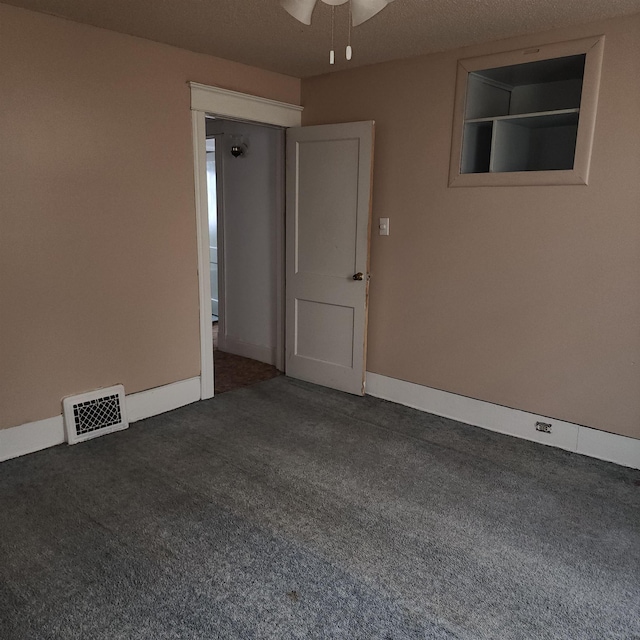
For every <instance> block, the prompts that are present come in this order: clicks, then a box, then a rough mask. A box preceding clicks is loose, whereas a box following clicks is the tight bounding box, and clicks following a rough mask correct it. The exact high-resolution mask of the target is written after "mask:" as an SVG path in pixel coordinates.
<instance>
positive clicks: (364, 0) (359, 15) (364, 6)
mask: <svg viewBox="0 0 640 640" xmlns="http://www.w3.org/2000/svg"><path fill="white" fill-rule="evenodd" d="M391 2H393V0H351V19H352V22H353V26H354V27H357V26H358V25H359V24H362V23H363V22H366V21H367V20H368V19H369V18H373V16H375V15H376V13H378V12H379V11H382V10H383V9H384V8H385V7H386V6H387V5H388V4H389V3H391Z"/></svg>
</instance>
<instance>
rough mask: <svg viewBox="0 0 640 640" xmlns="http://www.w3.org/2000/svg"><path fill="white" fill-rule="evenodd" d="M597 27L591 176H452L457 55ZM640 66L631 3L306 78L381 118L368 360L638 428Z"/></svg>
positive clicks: (322, 103) (547, 411)
mask: <svg viewBox="0 0 640 640" xmlns="http://www.w3.org/2000/svg"><path fill="white" fill-rule="evenodd" d="M601 33H604V34H606V42H605V53H604V66H603V75H602V83H601V91H600V102H599V109H598V117H597V124H596V131H595V142H594V149H593V156H592V167H591V177H590V184H589V186H555V187H490V188H487V187H485V188H448V187H447V178H448V168H449V151H450V143H451V126H452V110H453V99H454V85H455V74H456V60H457V59H458V58H461V57H468V56H473V55H480V54H485V53H494V52H497V51H503V50H504V51H506V50H511V49H519V48H522V47H529V46H534V45H537V44H541V43H547V42H553V41H557V40H565V39H572V38H579V37H585V36H588V35H598V34H601ZM639 79H640V16H638V15H636V16H633V17H630V18H629V17H628V18H624V19H620V20H613V21H608V22H603V23H600V24H593V25H588V26H584V27H580V28H574V29H568V30H563V31H558V32H553V33H546V34H541V35H540V34H539V35H537V36H531V37H523V38H518V39H513V40H509V41H503V42H500V43H494V44H490V45H485V46H476V47H472V48H468V49H464V50H458V51H452V52H447V53H443V54H437V55H430V56H425V57H420V58H413V59H410V60H405V61H398V62H392V63H385V64H380V65H375V66H371V67H366V68H362V69H356V70H353V71H347V72H340V73H336V74H331V75H327V76H321V77H316V78H312V79H308V80H304V81H303V83H302V97H303V105H304V106H305V111H304V113H303V122H304V124H307V125H309V124H320V123H331V122H341V121H355V120H364V119H374V120H375V121H376V161H375V171H374V210H373V215H374V217H379V216H388V217H390V219H391V220H390V230H391V235H390V236H389V237H387V238H385V237H379V236H377V235H374V237H373V239H372V247H371V257H372V281H371V304H370V322H369V352H368V357H369V361H368V367H367V368H368V370H369V371H373V372H376V373H379V374H383V375H386V376H391V377H393V378H399V379H401V380H408V381H410V382H415V383H418V384H422V385H427V386H429V387H435V388H438V389H443V390H446V391H451V392H454V393H458V394H462V395H466V396H470V397H473V398H479V399H482V400H486V401H489V402H493V403H498V404H502V405H506V406H509V407H515V408H518V409H523V410H527V411H531V412H534V413H540V414H542V415H546V416H551V417H555V418H558V419H563V420H567V421H571V422H575V423H578V424H583V425H588V426H591V427H595V428H598V429H604V430H607V431H612V432H616V433H620V434H624V435H628V436H633V437H636V438H640V126H639V121H640V120H639V119H640V80H639ZM374 229H375V225H374Z"/></svg>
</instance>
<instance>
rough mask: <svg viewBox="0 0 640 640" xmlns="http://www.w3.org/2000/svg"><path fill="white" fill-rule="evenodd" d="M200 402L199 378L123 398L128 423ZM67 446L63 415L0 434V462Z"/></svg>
mask: <svg viewBox="0 0 640 640" xmlns="http://www.w3.org/2000/svg"><path fill="white" fill-rule="evenodd" d="M198 400H200V377H199V376H198V377H196V378H189V379H188V380H180V381H179V382H174V383H172V384H166V385H163V386H162V387H156V388H155V389H149V390H147V391H140V392H139V393H132V394H130V395H128V396H126V403H127V415H128V418H129V422H130V423H131V422H137V421H138V420H144V419H145V418H150V417H151V416H155V415H158V414H160V413H165V412H166V411H171V410H173V409H177V408H178V407H183V406H184V405H186V404H191V403H192V402H197V401H198ZM64 442H66V434H65V431H64V420H63V418H62V415H59V416H54V417H53V418H46V419H45V420H38V421H37V422H29V423H27V424H22V425H20V426H18V427H11V428H9V429H2V430H0V462H4V461H5V460H10V459H11V458H17V457H19V456H24V455H26V454H27V453H34V452H35V451H40V450H41V449H47V448H48V447H55V446H56V445H58V444H62V443H64Z"/></svg>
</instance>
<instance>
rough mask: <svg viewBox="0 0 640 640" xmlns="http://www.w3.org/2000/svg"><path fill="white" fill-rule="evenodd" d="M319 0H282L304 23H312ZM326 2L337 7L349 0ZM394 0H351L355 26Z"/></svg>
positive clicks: (286, 8)
mask: <svg viewBox="0 0 640 640" xmlns="http://www.w3.org/2000/svg"><path fill="white" fill-rule="evenodd" d="M317 1H318V0H280V4H281V5H282V7H283V8H284V10H285V11H287V13H289V14H291V15H292V16H293V17H294V18H295V19H296V20H299V21H300V22H302V23H304V24H311V14H312V13H313V10H314V8H315V6H316V3H317ZM322 2H324V3H325V4H328V5H331V6H334V7H337V6H338V5H340V4H346V3H347V2H349V0H322ZM391 2H393V0H351V22H352V24H353V26H354V27H357V26H358V25H359V24H362V23H363V22H366V21H367V20H368V19H369V18H373V16H375V15H376V13H378V12H380V11H382V10H383V9H384V8H385V7H386V6H387V5H388V4H389V3H391Z"/></svg>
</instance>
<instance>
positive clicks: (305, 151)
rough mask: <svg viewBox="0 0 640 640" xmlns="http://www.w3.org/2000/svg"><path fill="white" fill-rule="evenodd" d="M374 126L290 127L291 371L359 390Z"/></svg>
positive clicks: (288, 341)
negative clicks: (359, 276) (360, 276)
mask: <svg viewBox="0 0 640 640" xmlns="http://www.w3.org/2000/svg"><path fill="white" fill-rule="evenodd" d="M373 131H374V124H373V122H356V123H349V124H338V125H322V126H316V127H303V128H295V129H288V130H287V229H286V237H287V260H286V264H287V267H286V307H287V309H286V323H287V330H286V373H287V375H289V376H291V377H294V378H300V379H302V380H308V381H310V382H315V383H318V384H322V385H325V386H328V387H332V388H335V389H341V390H343V391H348V392H350V393H355V394H362V393H364V376H365V367H366V327H367V302H368V287H369V281H368V270H369V234H370V226H371V224H370V218H371V172H372V166H373ZM358 272H360V273H361V274H362V279H361V280H354V274H357V273H358Z"/></svg>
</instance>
